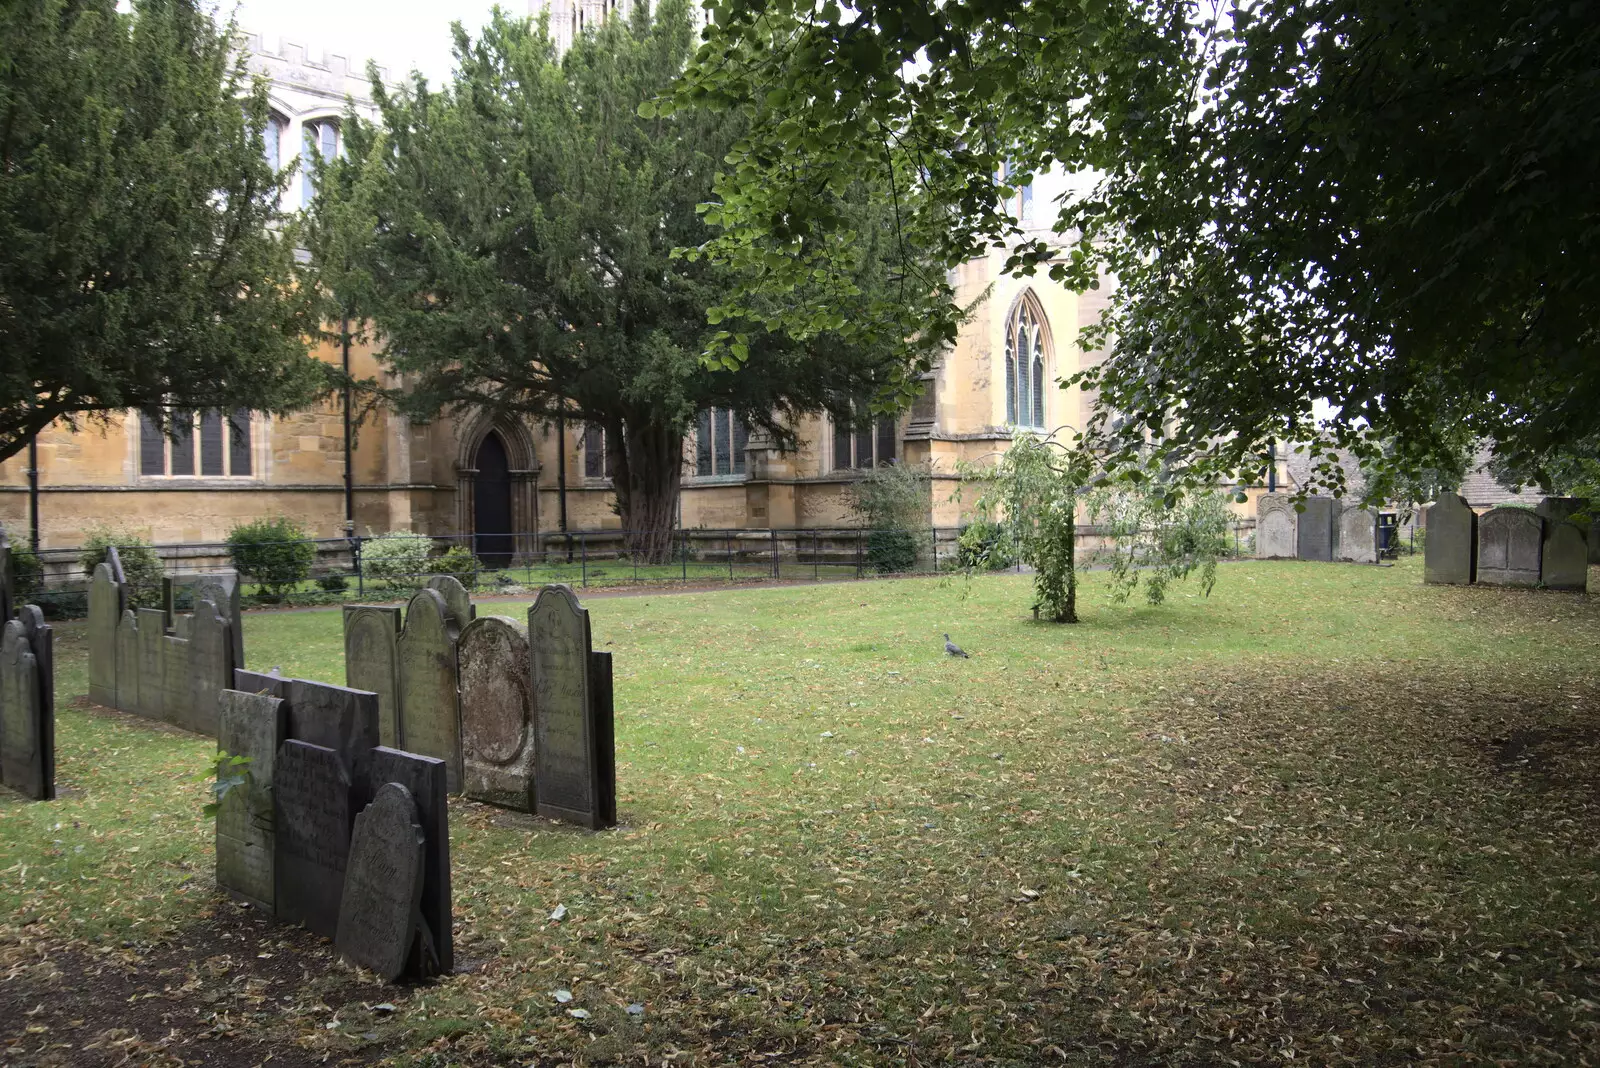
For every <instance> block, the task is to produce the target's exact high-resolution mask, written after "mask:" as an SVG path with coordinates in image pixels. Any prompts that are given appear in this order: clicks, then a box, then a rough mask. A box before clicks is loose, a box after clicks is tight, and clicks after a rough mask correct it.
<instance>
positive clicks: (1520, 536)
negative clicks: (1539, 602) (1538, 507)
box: [1430, 508, 1544, 586]
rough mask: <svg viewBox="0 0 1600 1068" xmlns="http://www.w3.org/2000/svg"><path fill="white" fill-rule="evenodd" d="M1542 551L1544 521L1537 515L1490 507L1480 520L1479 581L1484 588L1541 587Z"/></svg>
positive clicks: (1514, 509) (1520, 509) (1516, 509)
mask: <svg viewBox="0 0 1600 1068" xmlns="http://www.w3.org/2000/svg"><path fill="white" fill-rule="evenodd" d="M1430 539H1431V533H1430ZM1543 549H1544V519H1543V517H1541V516H1540V515H1538V514H1537V513H1535V512H1531V511H1529V510H1528V509H1526V508H1491V509H1490V510H1489V511H1488V512H1486V513H1484V514H1483V515H1481V516H1479V517H1478V581H1479V582H1480V583H1482V584H1483V585H1486V586H1537V585H1539V580H1540V561H1541V560H1542V558H1543Z"/></svg>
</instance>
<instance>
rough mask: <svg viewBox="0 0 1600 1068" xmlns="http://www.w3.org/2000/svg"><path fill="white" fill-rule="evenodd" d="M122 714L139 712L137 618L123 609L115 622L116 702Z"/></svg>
mask: <svg viewBox="0 0 1600 1068" xmlns="http://www.w3.org/2000/svg"><path fill="white" fill-rule="evenodd" d="M116 707H117V708H118V709H120V710H121V711H123V712H132V713H134V714H138V712H139V616H138V614H137V613H136V612H135V611H134V610H133V609H131V608H128V609H124V610H123V613H122V618H121V619H120V620H118V621H117V701H116Z"/></svg>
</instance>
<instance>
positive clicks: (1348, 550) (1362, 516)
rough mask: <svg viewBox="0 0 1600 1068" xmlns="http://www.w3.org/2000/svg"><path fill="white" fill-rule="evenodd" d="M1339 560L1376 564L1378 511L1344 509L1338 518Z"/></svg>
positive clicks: (1371, 509) (1374, 509)
mask: <svg viewBox="0 0 1600 1068" xmlns="http://www.w3.org/2000/svg"><path fill="white" fill-rule="evenodd" d="M1338 557H1339V559H1340V560H1345V561H1348V562H1350V563H1354V564H1375V563H1377V562H1378V510H1377V509H1376V508H1346V509H1345V510H1344V512H1343V514H1341V515H1340V516H1339V551H1338Z"/></svg>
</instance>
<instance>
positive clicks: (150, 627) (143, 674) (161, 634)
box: [133, 608, 167, 719]
mask: <svg viewBox="0 0 1600 1068" xmlns="http://www.w3.org/2000/svg"><path fill="white" fill-rule="evenodd" d="M133 616H134V619H135V620H136V621H137V622H138V628H137V631H136V633H137V634H138V637H139V650H138V651H139V689H138V694H139V696H138V704H137V705H136V706H135V708H134V711H136V712H138V713H139V715H141V716H148V717H149V718H151V719H163V718H165V717H163V716H162V714H161V713H162V710H163V706H164V705H165V701H164V700H163V697H164V696H165V695H164V694H163V693H162V690H163V687H164V686H165V685H166V671H165V664H164V658H165V654H166V645H165V642H164V639H165V638H166V636H167V633H166V632H167V614H166V613H165V612H163V611H162V610H161V609H159V608H136V609H134V611H133Z"/></svg>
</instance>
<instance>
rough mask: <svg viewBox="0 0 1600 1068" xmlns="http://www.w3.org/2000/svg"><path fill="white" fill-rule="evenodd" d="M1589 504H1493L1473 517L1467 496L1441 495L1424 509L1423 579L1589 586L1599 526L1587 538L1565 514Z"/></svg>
mask: <svg viewBox="0 0 1600 1068" xmlns="http://www.w3.org/2000/svg"><path fill="white" fill-rule="evenodd" d="M1588 503H1589V502H1588V501H1586V500H1582V499H1580V498H1572V497H1546V498H1544V500H1542V501H1540V502H1539V507H1538V508H1537V509H1531V510H1530V509H1527V508H1491V509H1489V511H1487V512H1485V513H1483V514H1482V515H1479V514H1478V513H1476V512H1474V511H1473V510H1472V507H1471V506H1470V505H1468V504H1467V502H1466V500H1465V498H1463V497H1461V496H1460V495H1459V494H1455V493H1442V494H1440V495H1439V499H1438V500H1437V501H1435V502H1434V503H1433V504H1431V505H1429V506H1428V507H1427V509H1426V511H1425V513H1424V515H1425V519H1424V528H1425V529H1426V530H1427V532H1428V536H1427V539H1426V541H1425V542H1424V545H1423V581H1425V582H1433V583H1449V584H1454V585H1462V586H1464V585H1469V584H1471V583H1480V584H1483V585H1486V586H1543V587H1545V588H1547V589H1552V590H1587V589H1588V588H1589V564H1590V563H1591V562H1595V563H1600V559H1597V556H1600V554H1597V553H1596V550H1597V549H1600V545H1597V544H1596V542H1597V541H1600V525H1597V526H1595V527H1592V528H1591V530H1590V532H1589V533H1588V534H1587V535H1586V534H1585V531H1584V530H1583V528H1582V527H1580V526H1579V525H1578V524H1576V523H1573V522H1570V521H1569V520H1568V518H1567V517H1568V516H1570V515H1573V514H1575V513H1579V512H1582V511H1584V510H1585V509H1586V508H1587V506H1588Z"/></svg>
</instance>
